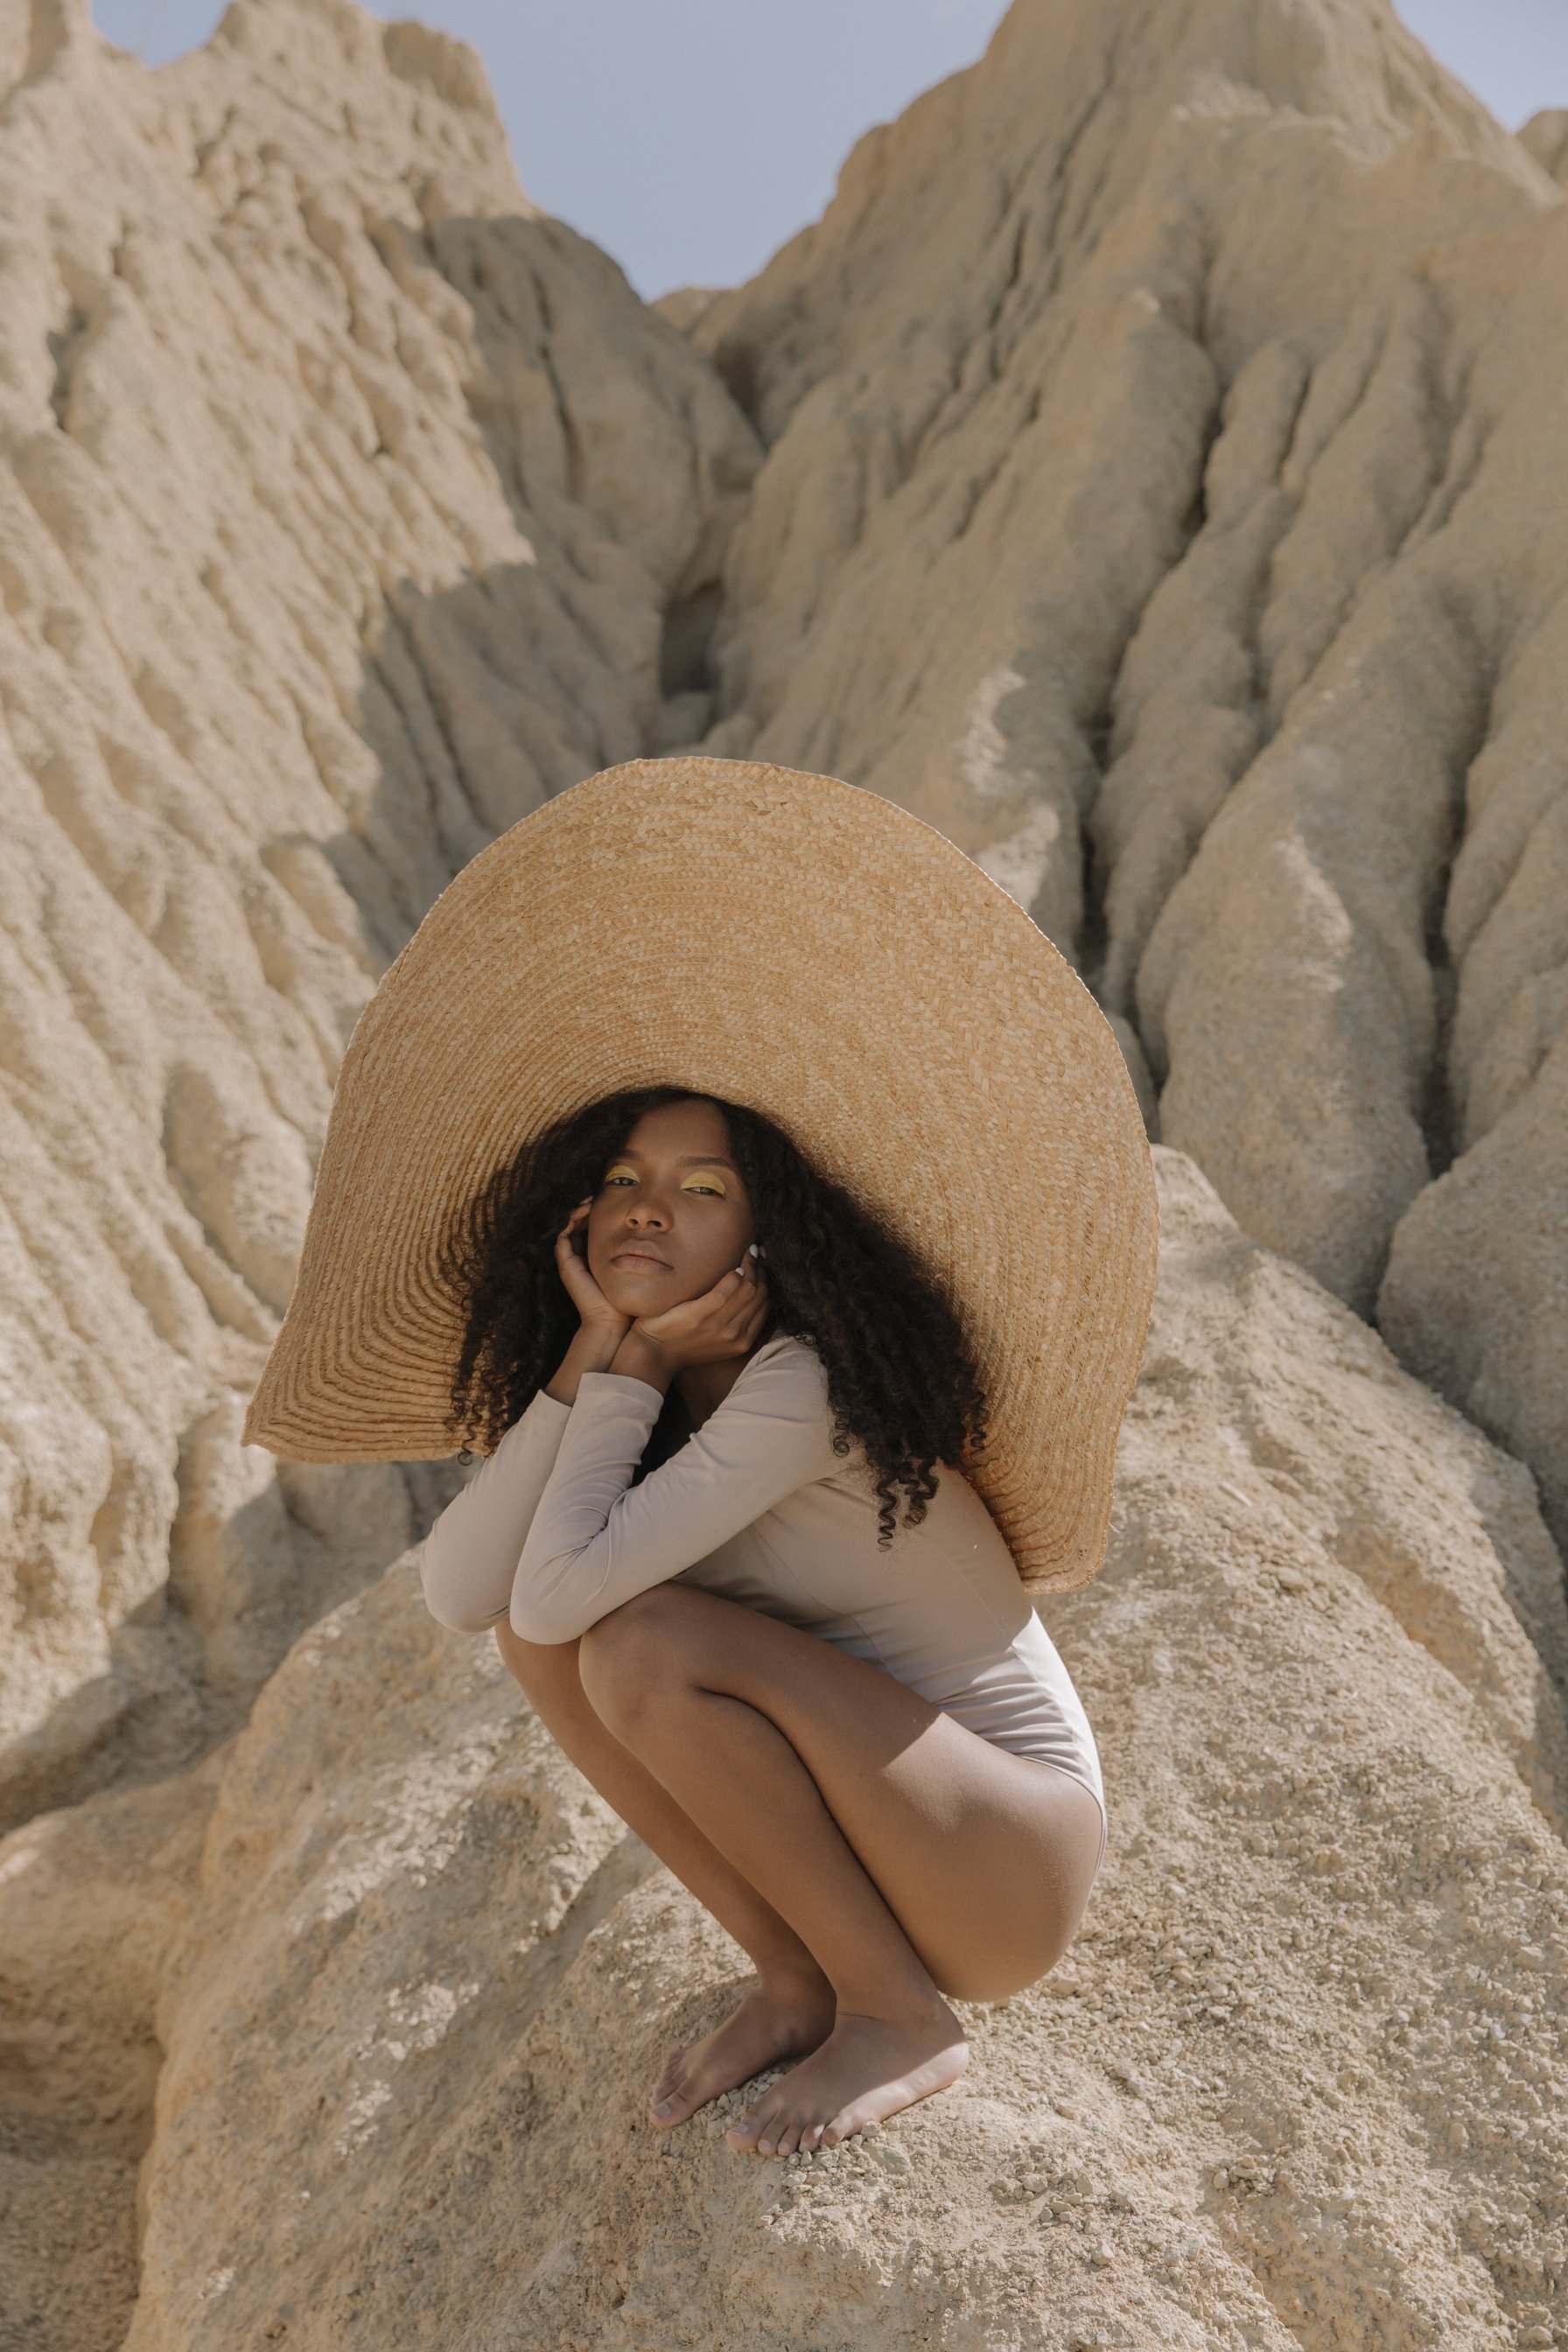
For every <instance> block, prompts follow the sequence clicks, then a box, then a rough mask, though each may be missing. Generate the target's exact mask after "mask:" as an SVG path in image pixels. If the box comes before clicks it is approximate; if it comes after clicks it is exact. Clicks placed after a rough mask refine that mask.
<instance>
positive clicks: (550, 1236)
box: [441, 1087, 986, 1548]
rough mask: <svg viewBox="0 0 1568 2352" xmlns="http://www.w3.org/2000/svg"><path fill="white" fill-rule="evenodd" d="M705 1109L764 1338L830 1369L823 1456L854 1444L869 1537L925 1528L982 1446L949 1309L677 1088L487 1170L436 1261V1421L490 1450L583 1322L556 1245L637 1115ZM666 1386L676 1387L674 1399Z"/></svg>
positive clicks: (736, 1114) (975, 1390)
mask: <svg viewBox="0 0 1568 2352" xmlns="http://www.w3.org/2000/svg"><path fill="white" fill-rule="evenodd" d="M694 1099H695V1100H698V1101H711V1102H713V1103H715V1104H716V1106H717V1108H718V1109H719V1110H720V1111H721V1113H722V1114H723V1117H724V1121H725V1124H726V1126H727V1128H728V1129H729V1136H730V1150H731V1153H732V1155H733V1157H734V1160H735V1162H736V1165H737V1166H738V1167H739V1169H740V1171H741V1175H742V1180H743V1181H744V1183H745V1187H746V1192H747V1194H748V1196H749V1198H750V1201H751V1204H752V1217H753V1220H754V1223H755V1225H756V1232H757V1240H758V1242H759V1244H760V1245H761V1247H762V1249H763V1255H764V1256H765V1258H766V1261H767V1284H768V1302H769V1310H770V1311H769V1317H768V1321H767V1324H766V1326H765V1328H764V1331H763V1338H764V1339H766V1338H772V1337H773V1336H775V1335H776V1334H778V1333H780V1332H784V1333H787V1334H788V1335H790V1336H791V1337H792V1338H795V1339H805V1340H808V1341H809V1342H810V1343H811V1345H812V1346H813V1347H814V1348H815V1349H816V1352H817V1354H818V1356H819V1357H820V1359H821V1360H822V1363H823V1366H824V1369H825V1370H826V1375H827V1397H828V1404H829V1407H830V1410H831V1412H832V1416H833V1447H834V1451H835V1452H836V1453H837V1454H847V1453H848V1452H849V1450H850V1447H851V1445H852V1444H854V1443H855V1442H856V1441H857V1440H858V1442H859V1444H861V1445H862V1446H863V1447H864V1448H865V1452H866V1458H867V1461H868V1464H869V1466H870V1469H871V1471H872V1474H873V1477H874V1480H875V1486H876V1494H877V1499H878V1506H879V1507H878V1514H877V1525H878V1541H879V1544H880V1545H882V1546H883V1547H884V1548H885V1547H886V1546H887V1545H888V1544H889V1542H890V1541H891V1540H892V1536H893V1532H894V1528H895V1526H896V1524H897V1518H898V1508H899V1500H900V1495H901V1496H902V1497H903V1501H904V1506H905V1523H906V1525H908V1526H910V1527H918V1526H919V1524H920V1522H921V1519H923V1518H924V1517H925V1515H926V1507H927V1504H928V1503H929V1502H930V1500H931V1496H933V1495H934V1494H935V1492H936V1481H935V1478H934V1477H933V1475H932V1473H933V1471H934V1470H935V1468H936V1466H937V1465H938V1464H939V1463H943V1462H948V1463H952V1464H954V1465H962V1464H963V1462H964V1461H965V1459H966V1458H967V1457H968V1455H969V1454H970V1452H971V1450H972V1449H973V1448H976V1447H978V1446H980V1445H981V1444H983V1443H984V1436H985V1423H986V1400H985V1394H984V1388H983V1387H982V1384H981V1381H980V1377H979V1374H978V1372H977V1371H976V1370H975V1366H974V1362H973V1356H972V1354H971V1351H970V1346H969V1342H968V1339H967V1338H966V1336H965V1334H964V1330H963V1324H962V1322H961V1321H960V1318H959V1316H958V1313H957V1310H956V1308H955V1307H954V1306H953V1305H952V1304H951V1303H950V1302H949V1300H948V1299H947V1298H945V1297H943V1295H942V1291H941V1290H940V1289H939V1287H938V1286H937V1284H936V1283H935V1282H934V1280H933V1279H932V1277H931V1276H930V1275H929V1274H928V1273H927V1272H926V1270H925V1268H924V1267H923V1266H922V1265H921V1264H920V1262H919V1261H918V1259H917V1258H916V1256H915V1255H914V1253H913V1251H912V1250H911V1249H910V1247H909V1245H908V1244H906V1243H905V1242H904V1241H903V1240H902V1239H901V1238H900V1236H899V1235H898V1234H894V1233H891V1232H889V1230H888V1229H887V1228H886V1227H885V1226H884V1225H882V1224H881V1223H878V1222H877V1221H876V1220H875V1219H873V1218H872V1217H871V1216H869V1215H868V1213H866V1211H864V1210H863V1209H861V1208H859V1207H858V1206H857V1204H856V1203H855V1202H853V1201H852V1200H851V1199H850V1198H849V1196H848V1194H847V1192H843V1191H842V1190H841V1189H840V1187H839V1186H838V1185H837V1184H834V1183H831V1182H830V1181H828V1180H827V1178H826V1177H825V1176H823V1175H821V1174H819V1173H818V1171H816V1169H815V1168H814V1167H813V1166H812V1164H811V1162H810V1161H809V1160H807V1159H806V1157H805V1154H804V1153H803V1152H802V1151H801V1150H799V1148H798V1147H797V1146H796V1145H795V1143H793V1142H792V1141H791V1140H790V1138H789V1137H788V1136H787V1135H785V1134H784V1130H783V1129H781V1128H779V1127H777V1126H776V1125H775V1124H774V1122H773V1120H772V1119H771V1118H766V1117H764V1116H763V1113H762V1112H761V1111H755V1110H751V1109H749V1108H746V1107H745V1106H743V1105H742V1104H738V1103H731V1102H726V1101H723V1100H721V1098H720V1097H716V1096H694V1095H693V1093H692V1091H691V1089H690V1088H689V1087H641V1088H637V1089H635V1090H631V1089H628V1090H626V1091H623V1092H620V1093H617V1094H613V1095H607V1096H605V1097H602V1098H601V1099H600V1100H599V1101H597V1102H594V1103H590V1104H588V1105H587V1106H586V1107H585V1108H584V1109H582V1110H578V1111H574V1112H572V1113H571V1114H570V1115H569V1116H568V1117H566V1118H561V1119H558V1120H557V1121H556V1122H555V1123H554V1125H553V1126H552V1127H549V1128H547V1129H545V1131H544V1132H543V1134H542V1135H540V1136H539V1137H537V1138H536V1139H534V1140H533V1141H532V1142H531V1143H528V1144H525V1145H524V1146H523V1147H522V1148H521V1150H518V1151H517V1152H516V1153H514V1154H513V1156H512V1157H511V1159H510V1160H506V1161H504V1162H503V1163H502V1164H501V1166H500V1168H498V1169H497V1171H495V1174H494V1175H493V1176H492V1177H491V1178H490V1180H489V1182H488V1183H487V1184H486V1185H484V1186H483V1187H482V1188H481V1189H480V1191H479V1192H478V1193H477V1194H476V1195H475V1196H474V1197H473V1198H472V1199H471V1200H470V1201H469V1202H468V1205H467V1207H466V1209H465V1212H464V1213H463V1215H462V1217H461V1218H460V1219H459V1221H458V1224H457V1226H456V1227H455V1229H454V1230H453V1231H452V1233H451V1234H449V1235H448V1237H447V1242H446V1244H445V1246H444V1249H443V1253H442V1265H441V1272H442V1278H443V1280H444V1281H445V1282H446V1283H447V1285H448V1286H450V1288H451V1290H452V1292H453V1293H454V1294H455V1295H456V1296H457V1297H458V1298H459V1299H460V1300H461V1302H462V1307H463V1314H464V1318H465V1323H464V1337H463V1345H462V1350H461V1353H460V1354H459V1356H458V1365H457V1370H456V1371H455V1373H454V1375H453V1380H452V1402H451V1410H450V1412H449V1414H448V1417H447V1426H448V1428H449V1429H450V1430H451V1431H452V1433H453V1434H454V1435H455V1436H456V1435H458V1433H461V1434H462V1437H463V1441H464V1444H463V1455H464V1458H465V1459H466V1458H468V1449H469V1448H470V1447H478V1449H479V1451H480V1452H481V1453H486V1454H489V1453H493V1452H494V1450H495V1448H496V1446H497V1445H498V1444H500V1440H501V1438H502V1437H503V1436H504V1435H505V1433H506V1432H507V1430H508V1429H510V1426H511V1424H512V1423H513V1422H515V1421H516V1420H517V1419H518V1417H519V1415H520V1414H521V1412H522V1411H523V1409H524V1408H525V1406H526V1405H527V1404H528V1402H529V1401H530V1399H531V1397H532V1396H533V1395H534V1393H535V1391H537V1390H538V1389H539V1388H540V1387H542V1384H543V1383H544V1381H547V1380H548V1379H549V1378H550V1376H551V1374H552V1372H553V1371H554V1370H555V1368H556V1366H557V1365H558V1364H559V1362H560V1360H561V1359H562V1357H563V1355H564V1354H565V1352H566V1349H567V1347H568V1345H569V1344H570V1342H571V1339H572V1336H573V1334H574V1331H575V1330H576V1328H577V1310H576V1308H575V1307H574V1305H573V1303H572V1300H571V1297H569V1295H568V1293H567V1291H566V1288H565V1286H564V1285H563V1282H562V1280H561V1276H560V1272H559V1269H558V1268H557V1266H556V1264H555V1236H556V1234H558V1233H559V1232H560V1229H561V1227H562V1226H563V1224H564V1223H565V1222H566V1220H567V1218H568V1217H569V1216H570V1214H571V1213H572V1211H573V1209H574V1206H575V1205H576V1203H577V1202H579V1201H581V1200H582V1199H583V1198H584V1194H586V1193H590V1192H597V1191H598V1189H599V1187H600V1185H601V1184H602V1182H603V1181H604V1175H605V1168H606V1167H607V1166H608V1164H609V1162H610V1160H612V1159H613V1158H614V1156H615V1154H616V1152H617V1151H618V1150H620V1149H621V1148H622V1146H623V1145H624V1144H625V1143H626V1139H627V1138H628V1136H629V1135H630V1133H631V1130H632V1129H633V1128H634V1127H635V1126H636V1124H637V1120H638V1119H639V1118H641V1117H642V1116H643V1113H644V1112H645V1111H649V1110H655V1109H658V1108H661V1107H662V1106H663V1105H664V1104H666V1103H671V1102H689V1101H691V1100H694ZM674 1393H675V1392H674V1391H671V1395H672V1397H673V1396H674ZM680 1414H681V1409H680V1408H679V1405H677V1407H676V1408H675V1409H674V1410H673V1411H671V1410H667V1412H665V1413H664V1414H662V1415H661V1416H660V1421H659V1423H658V1425H657V1426H656V1428H655V1430H654V1432H653V1433H651V1435H650V1438H649V1442H648V1446H647V1449H646V1450H645V1453H644V1455H643V1461H642V1464H641V1465H640V1471H639V1475H646V1473H647V1470H648V1469H649V1468H651V1467H653V1466H655V1465H656V1463H657V1461H658V1460H660V1459H664V1458H667V1457H668V1454H669V1453H670V1452H672V1451H673V1450H674V1447H675V1444H676V1443H677V1442H679V1422H680Z"/></svg>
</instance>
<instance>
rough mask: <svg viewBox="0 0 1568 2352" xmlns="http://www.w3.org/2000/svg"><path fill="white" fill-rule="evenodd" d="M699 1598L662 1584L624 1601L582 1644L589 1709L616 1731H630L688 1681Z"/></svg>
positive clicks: (579, 1655) (580, 1652) (581, 1662)
mask: <svg viewBox="0 0 1568 2352" xmlns="http://www.w3.org/2000/svg"><path fill="white" fill-rule="evenodd" d="M694 1598H695V1596H694V1595H693V1594H691V1593H689V1592H686V1591H672V1590H671V1589H670V1587H669V1586H668V1584H656V1585H654V1586H653V1587H652V1588H651V1589H650V1590H649V1591H647V1592H639V1593H637V1595H635V1597H634V1598H633V1599H632V1600H630V1601H622V1603H621V1605H620V1607H619V1608H618V1609H612V1610H611V1611H610V1612H609V1613H608V1615H606V1616H604V1617H601V1618H600V1619H599V1621H598V1622H597V1624H595V1625H590V1626H589V1628H588V1630H587V1632H586V1633H584V1635H583V1637H582V1639H581V1641H580V1642H579V1643H577V1665H578V1672H579V1674H580V1675H582V1678H583V1688H584V1691H585V1692H586V1694H587V1696H588V1703H589V1705H590V1706H592V1707H593V1709H594V1711H595V1714H596V1715H597V1716H598V1717H600V1718H601V1720H602V1721H604V1722H605V1723H606V1724H608V1725H609V1726H610V1727H611V1728H612V1729H614V1730H619V1731H625V1730H626V1728H628V1727H629V1726H630V1725H632V1724H633V1723H635V1722H636V1721H637V1719H638V1718H639V1717H642V1716H643V1715H645V1714H646V1712H647V1707H648V1706H649V1705H650V1704H653V1703H656V1702H657V1701H658V1699H659V1698H660V1697H661V1696H665V1695H667V1694H668V1692H670V1691H671V1690H672V1689H673V1688H675V1687H676V1686H677V1685H679V1684H680V1683H681V1682H683V1681H684V1679H685V1675H684V1673H683V1669H684V1667H685V1666H686V1665H687V1664H689V1660H690V1655H691V1643H692V1633H693V1630H694V1627H693V1619H694V1617H695V1614H696V1612H695V1610H694V1609H693V1607H692V1602H693V1600H694Z"/></svg>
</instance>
